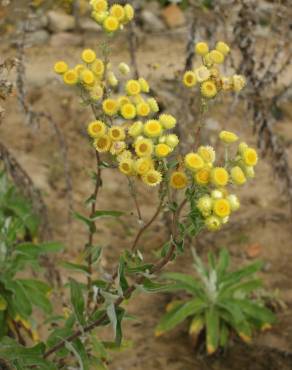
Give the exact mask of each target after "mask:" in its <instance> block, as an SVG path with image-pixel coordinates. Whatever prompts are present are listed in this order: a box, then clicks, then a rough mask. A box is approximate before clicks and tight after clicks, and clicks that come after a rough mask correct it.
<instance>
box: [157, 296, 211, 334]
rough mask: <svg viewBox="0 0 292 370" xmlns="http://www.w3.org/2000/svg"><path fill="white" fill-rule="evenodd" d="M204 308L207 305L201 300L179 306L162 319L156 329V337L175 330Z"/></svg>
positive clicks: (193, 300)
mask: <svg viewBox="0 0 292 370" xmlns="http://www.w3.org/2000/svg"><path fill="white" fill-rule="evenodd" d="M204 307H205V303H204V302H203V301H202V300H200V299H192V300H190V301H188V302H186V303H182V304H179V305H177V306H176V307H174V308H173V309H172V310H171V311H169V312H167V313H166V314H165V315H164V316H163V317H162V319H161V321H160V323H159V324H158V326H157V327H156V330H155V333H156V335H157V336H159V335H161V334H163V333H164V332H166V331H169V330H171V329H173V328H174V327H175V326H177V325H178V324H179V323H181V322H182V321H184V320H185V319H186V318H187V317H189V316H192V315H196V314H198V313H199V312H200V311H202V310H203V309H204Z"/></svg>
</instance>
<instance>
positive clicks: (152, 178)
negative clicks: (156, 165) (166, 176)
mask: <svg viewBox="0 0 292 370" xmlns="http://www.w3.org/2000/svg"><path fill="white" fill-rule="evenodd" d="M142 180H143V182H144V183H145V184H146V185H149V186H156V185H158V184H160V183H161V180H162V174H161V172H159V171H156V170H154V169H152V170H150V171H148V172H147V173H146V174H145V175H143V176H142Z"/></svg>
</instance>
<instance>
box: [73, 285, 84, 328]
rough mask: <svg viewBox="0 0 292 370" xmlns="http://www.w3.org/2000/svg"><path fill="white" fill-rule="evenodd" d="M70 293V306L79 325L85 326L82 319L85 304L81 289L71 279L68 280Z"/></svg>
mask: <svg viewBox="0 0 292 370" xmlns="http://www.w3.org/2000/svg"><path fill="white" fill-rule="evenodd" d="M70 293H71V304H72V306H73V309H74V313H75V315H76V318H77V320H78V322H79V323H80V324H81V325H85V317H84V308H85V303H84V298H83V292H82V288H81V286H80V284H79V283H78V282H77V281H75V280H73V279H70Z"/></svg>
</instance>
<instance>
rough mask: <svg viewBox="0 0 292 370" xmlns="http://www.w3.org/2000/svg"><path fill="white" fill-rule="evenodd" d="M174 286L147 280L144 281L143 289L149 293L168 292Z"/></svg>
mask: <svg viewBox="0 0 292 370" xmlns="http://www.w3.org/2000/svg"><path fill="white" fill-rule="evenodd" d="M172 286H173V284H160V283H156V282H154V281H151V280H150V279H146V278H145V279H144V281H143V288H144V290H146V292H148V293H157V292H168V291H169V290H171V288H172Z"/></svg>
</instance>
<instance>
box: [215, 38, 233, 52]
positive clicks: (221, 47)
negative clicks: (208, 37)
mask: <svg viewBox="0 0 292 370" xmlns="http://www.w3.org/2000/svg"><path fill="white" fill-rule="evenodd" d="M216 50H218V51H220V53H222V54H223V55H224V56H226V55H227V54H228V53H229V52H230V47H229V46H228V45H227V44H226V43H225V42H223V41H218V42H217V44H216Z"/></svg>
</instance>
